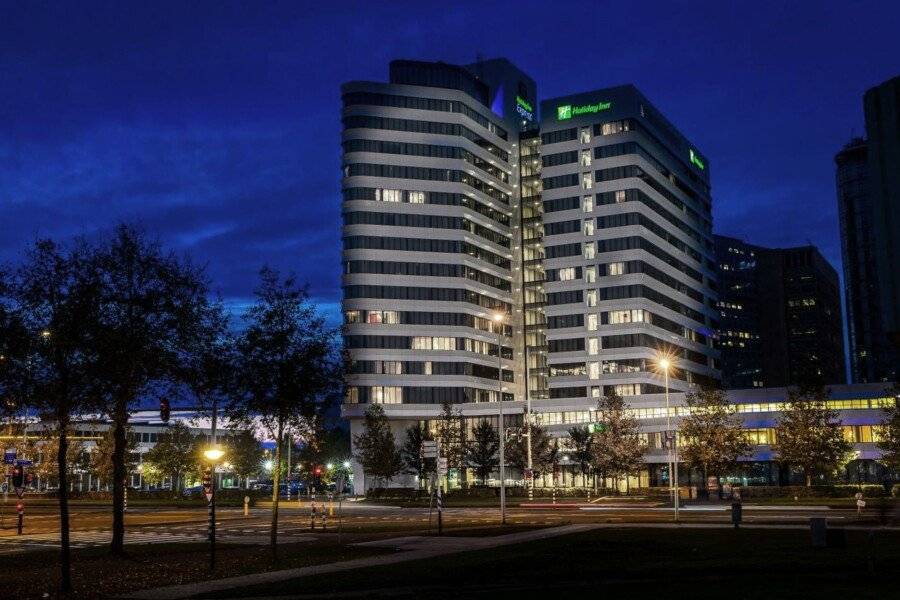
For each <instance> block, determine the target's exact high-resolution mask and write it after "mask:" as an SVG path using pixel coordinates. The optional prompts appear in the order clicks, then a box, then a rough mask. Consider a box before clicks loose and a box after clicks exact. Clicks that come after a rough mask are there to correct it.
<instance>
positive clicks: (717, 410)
mask: <svg viewBox="0 0 900 600" xmlns="http://www.w3.org/2000/svg"><path fill="white" fill-rule="evenodd" d="M685 403H686V404H687V406H688V408H689V409H690V410H689V411H688V415H687V416H685V417H684V418H683V419H682V420H681V423H680V426H679V434H680V440H681V443H682V446H681V448H680V449H679V452H678V454H679V456H680V457H681V459H682V460H684V462H685V463H686V464H687V465H688V466H690V467H693V468H696V469H699V470H700V473H701V474H702V478H703V482H704V487H703V489H704V490H705V489H706V487H705V482H706V478H707V476H709V475H715V476H716V478H717V479H718V478H720V477H721V476H722V475H726V474H727V473H728V472H729V471H732V470H734V469H735V468H737V466H738V460H739V459H740V458H741V457H744V456H748V455H749V454H750V453H751V452H752V451H753V446H752V445H751V444H750V441H749V440H748V439H747V433H746V432H745V431H744V429H743V423H742V421H741V419H740V417H739V416H738V415H737V407H736V406H735V405H734V404H732V403H731V402H729V401H728V398H727V397H726V396H725V392H723V391H722V390H701V391H699V392H692V393H690V394H688V395H687V396H686V397H685Z"/></svg>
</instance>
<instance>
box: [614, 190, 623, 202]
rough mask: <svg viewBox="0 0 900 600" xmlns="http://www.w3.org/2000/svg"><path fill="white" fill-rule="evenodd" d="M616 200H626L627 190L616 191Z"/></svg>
mask: <svg viewBox="0 0 900 600" xmlns="http://www.w3.org/2000/svg"><path fill="white" fill-rule="evenodd" d="M616 202H617V203H618V202H625V190H617V191H616Z"/></svg>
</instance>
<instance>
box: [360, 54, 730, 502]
mask: <svg viewBox="0 0 900 600" xmlns="http://www.w3.org/2000/svg"><path fill="white" fill-rule="evenodd" d="M342 100H343V112H342V122H343V140H342V144H343V165H342V167H343V179H342V193H343V204H342V206H343V232H342V234H343V257H342V260H343V273H344V275H343V289H344V300H343V311H344V322H345V327H344V343H345V348H346V349H347V351H348V354H349V356H350V362H351V366H350V373H349V374H348V376H347V389H346V399H345V403H344V406H343V415H344V416H345V417H346V418H348V419H349V420H350V422H351V431H352V433H353V434H358V433H359V432H360V431H361V430H362V420H361V417H362V415H363V414H364V412H365V408H366V406H367V405H368V404H370V403H378V404H381V405H383V407H384V410H385V413H386V414H387V416H388V418H389V419H390V422H391V424H392V427H393V429H394V433H395V436H396V437H397V438H398V441H399V440H402V439H403V435H404V434H403V432H404V430H405V429H406V428H407V427H409V426H411V425H414V424H418V423H421V422H427V421H431V420H433V419H435V418H436V417H437V416H438V415H439V413H440V411H441V405H442V403H444V402H451V403H453V404H454V405H455V406H456V407H457V409H458V410H459V411H460V412H461V414H462V415H463V416H464V417H466V418H467V420H468V422H469V425H471V423H473V422H474V421H475V420H480V419H482V418H487V419H489V420H491V421H492V422H493V423H494V425H495V426H496V425H498V424H499V421H498V412H499V410H498V408H499V403H498V400H499V399H500V397H501V394H502V398H503V400H504V401H505V402H503V406H504V412H505V414H506V418H505V423H506V425H507V427H516V426H518V425H519V424H521V422H522V415H523V412H524V411H525V410H526V402H525V400H526V398H527V399H529V400H530V403H528V404H530V407H531V410H532V411H533V418H534V421H535V422H539V423H542V424H544V425H546V426H554V425H564V424H565V423H566V421H565V416H563V417H560V416H559V415H565V414H566V413H565V412H560V411H561V410H562V411H569V410H575V409H577V408H581V409H587V410H590V409H591V408H594V407H596V403H597V398H598V397H599V396H601V395H603V394H606V393H611V392H616V393H619V394H621V395H623V396H629V397H631V399H630V400H631V401H632V402H633V403H635V404H638V405H640V404H642V403H643V404H646V403H648V402H650V403H657V404H658V402H659V401H660V400H661V398H662V395H661V392H663V387H662V381H663V379H662V376H661V375H660V374H659V373H656V372H654V368H653V367H654V362H655V360H656V359H657V358H658V356H659V355H660V353H666V354H670V355H672V357H674V358H675V362H676V363H677V366H678V368H677V369H676V370H674V371H673V372H672V373H671V381H670V388H671V389H672V390H674V391H676V392H677V391H684V390H688V389H690V388H691V386H692V385H697V384H704V383H710V382H713V381H716V380H717V379H718V377H719V375H718V370H717V365H716V354H715V351H714V350H713V347H712V341H711V339H710V338H711V333H712V331H714V330H715V329H716V323H715V322H714V317H715V314H716V312H715V309H714V307H715V302H716V297H715V281H714V272H715V271H714V260H713V245H712V237H711V223H710V221H711V212H710V211H711V206H710V205H711V200H710V190H709V168H710V167H709V162H708V160H707V158H706V156H705V154H703V153H702V152H700V151H699V150H698V149H697V147H696V146H694V145H693V144H691V143H689V142H688V141H687V140H686V139H685V138H684V137H682V136H681V135H680V134H679V133H678V132H677V130H675V128H674V127H673V126H672V125H671V124H669V123H668V121H666V120H665V118H663V117H662V115H661V114H660V113H659V112H658V111H657V110H656V109H655V108H653V106H652V105H651V104H650V103H649V102H648V101H647V100H646V99H645V98H644V97H643V96H642V95H641V94H640V93H639V92H638V91H637V90H636V89H635V88H634V87H631V86H625V87H618V88H610V89H606V90H598V91H595V92H590V93H586V94H579V95H577V96H568V97H565V98H558V99H553V100H548V101H545V102H543V103H542V104H541V110H542V116H543V118H542V121H541V123H540V124H539V122H538V114H537V110H536V109H537V107H538V102H537V90H536V86H535V83H534V82H533V81H532V79H531V78H529V77H528V76H527V75H526V74H524V73H522V72H521V71H520V70H518V69H517V68H516V67H514V66H513V65H512V64H510V63H509V62H508V61H506V60H503V59H499V60H490V61H483V62H478V63H475V64H473V65H468V66H456V65H449V64H445V63H425V62H417V61H395V62H393V63H391V66H390V78H389V82H388V83H377V82H351V83H347V84H345V85H344V86H343V88H342ZM498 314H499V315H501V316H502V324H499V325H498V323H497V321H495V320H494V317H495V316H496V315H498ZM498 342H499V343H498ZM498 353H499V356H498ZM501 388H502V392H501ZM573 414H574V413H573ZM552 429H553V428H552V427H551V430H552ZM354 470H355V472H356V475H357V476H358V477H361V469H360V468H359V466H358V465H356V464H355V465H354ZM357 481H361V479H357ZM395 483H399V484H401V485H403V484H408V483H409V482H405V481H402V478H401V480H398V481H396V482H395Z"/></svg>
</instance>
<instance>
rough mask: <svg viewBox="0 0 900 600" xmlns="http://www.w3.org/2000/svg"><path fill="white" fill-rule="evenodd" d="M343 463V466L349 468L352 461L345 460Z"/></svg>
mask: <svg viewBox="0 0 900 600" xmlns="http://www.w3.org/2000/svg"><path fill="white" fill-rule="evenodd" d="M342 465H343V467H344V468H345V469H349V468H350V461H349V460H345V461H344V462H343V463H342Z"/></svg>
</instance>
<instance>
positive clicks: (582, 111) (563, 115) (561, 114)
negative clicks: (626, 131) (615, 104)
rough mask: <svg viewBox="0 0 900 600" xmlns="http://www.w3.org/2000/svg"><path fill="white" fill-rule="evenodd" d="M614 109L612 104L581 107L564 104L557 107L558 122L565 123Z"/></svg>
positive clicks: (602, 103)
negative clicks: (581, 116) (582, 116)
mask: <svg viewBox="0 0 900 600" xmlns="http://www.w3.org/2000/svg"><path fill="white" fill-rule="evenodd" d="M610 108H612V102H597V103H595V104H582V105H580V106H572V105H571V104H563V105H562V106H557V107H556V120H557V121H565V120H566V119H571V118H572V117H574V116H577V115H589V114H592V113H598V112H600V111H602V110H609V109H610Z"/></svg>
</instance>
